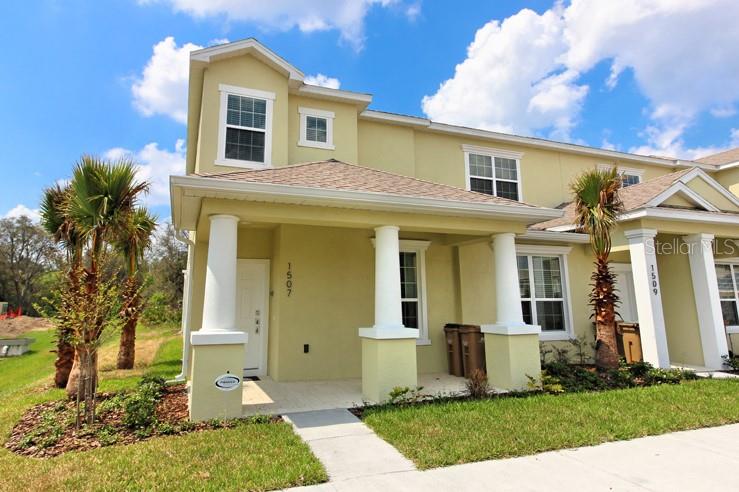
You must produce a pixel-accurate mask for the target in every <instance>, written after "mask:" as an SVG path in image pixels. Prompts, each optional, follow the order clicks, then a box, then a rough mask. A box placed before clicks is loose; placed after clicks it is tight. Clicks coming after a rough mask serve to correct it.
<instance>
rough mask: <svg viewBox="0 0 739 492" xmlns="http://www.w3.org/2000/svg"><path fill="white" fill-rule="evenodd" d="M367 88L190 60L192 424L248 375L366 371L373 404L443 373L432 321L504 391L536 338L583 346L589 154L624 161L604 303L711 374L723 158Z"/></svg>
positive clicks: (728, 168)
mask: <svg viewBox="0 0 739 492" xmlns="http://www.w3.org/2000/svg"><path fill="white" fill-rule="evenodd" d="M371 102H372V96H371V95H369V94H363V93H357V92H350V91H345V90H337V89H329V88H325V87H317V86H313V85H308V84H306V83H305V82H304V76H303V73H302V72H301V71H300V70H299V69H298V68H296V67H294V66H292V65H291V64H290V63H288V62H287V61H285V60H284V59H282V58H281V57H280V56H278V55H277V54H275V53H273V52H272V51H270V50H269V49H268V48H266V47H265V46H263V45H262V44H260V43H259V42H258V41H256V40H254V39H247V40H244V41H238V42H234V43H229V44H225V45H220V46H215V47H211V48H206V49H203V50H199V51H195V52H193V53H192V54H191V58H190V88H189V99H188V106H189V107H188V129H187V169H186V175H185V176H173V177H172V178H171V200H172V221H173V224H174V226H175V227H176V228H177V229H178V230H180V231H182V232H183V233H186V234H185V235H186V240H187V242H188V243H189V249H188V267H187V274H186V289H185V292H186V294H185V300H184V315H183V317H184V320H183V326H184V330H183V331H184V337H185V352H184V361H183V373H185V374H186V375H187V377H188V379H189V383H190V385H191V388H190V391H191V395H190V396H191V416H192V417H193V418H194V419H199V418H208V417H211V416H235V415H237V414H238V413H239V412H240V408H241V407H240V405H241V395H240V391H230V392H229V391H228V390H229V389H230V388H231V387H235V388H237V389H240V384H239V383H240V378H241V377H243V376H258V377H262V378H265V377H266V378H271V379H272V380H274V381H278V382H280V381H297V380H338V379H349V378H361V380H362V387H363V393H364V397H365V398H366V399H368V400H381V399H384V398H385V397H386V396H387V394H388V392H389V391H390V390H391V389H392V388H393V387H395V386H408V387H412V386H415V385H416V381H417V374H419V373H421V374H424V373H441V372H444V371H446V368H447V344H446V340H445V337H444V331H443V327H444V325H445V324H446V323H449V322H455V323H466V324H475V325H481V326H482V331H483V332H484V333H485V343H486V351H487V352H488V354H487V358H488V374H489V377H490V380H491V382H492V383H493V385H496V386H500V387H509V388H518V387H521V386H522V385H523V384H525V381H526V375H527V374H529V375H536V374H538V370H539V343H540V342H543V343H545V344H557V343H563V342H564V341H566V340H569V339H572V338H574V337H578V336H585V337H590V338H591V339H592V333H593V328H592V320H591V317H590V316H591V308H589V306H588V293H589V289H590V287H589V283H590V280H589V278H590V274H591V272H592V256H591V253H590V249H589V244H588V237H587V236H586V235H584V234H581V233H578V232H577V231H576V230H575V227H574V226H573V213H572V212H573V210H572V206H571V205H569V206H568V205H567V204H568V202H571V200H572V198H571V193H570V190H569V185H570V183H571V181H572V180H573V178H575V177H576V176H577V175H578V174H579V173H581V172H583V171H584V170H586V169H593V168H598V167H614V166H615V167H616V168H618V169H619V170H620V171H621V172H622V173H623V176H624V188H623V190H622V191H621V195H622V199H623V201H624V204H625V207H626V211H625V213H624V214H623V215H622V216H621V217H620V222H619V230H618V231H617V232H616V234H615V235H614V237H613V244H614V248H613V261H614V268H615V269H616V272H617V274H618V288H619V291H620V295H621V298H622V305H621V307H620V308H619V314H620V316H621V318H622V319H623V320H626V321H634V322H638V323H639V325H640V329H641V345H642V351H643V355H644V358H645V360H647V361H649V362H651V363H653V364H655V365H657V366H660V367H669V366H670V365H672V364H679V365H685V366H695V367H700V368H711V369H715V368H719V367H721V365H722V356H724V355H726V354H727V353H728V352H729V349H730V344H732V343H734V344H736V343H739V338H737V337H739V335H734V337H735V338H734V339H733V340H732V338H731V334H732V333H739V320H738V315H737V305H738V303H739V243H736V244H735V243H734V242H733V240H735V239H739V198H737V196H736V194H737V193H739V152H736V151H734V152H727V153H723V154H718V155H716V156H710V157H707V158H705V159H701V160H698V161H682V160H676V159H669V158H661V157H646V156H641V155H633V154H628V153H623V152H617V151H611V150H603V149H597V148H592V147H586V146H581V145H574V144H569V143H560V142H554V141H549V140H543V139H539V138H531V137H521V136H514V135H508V134H503V133H496V132H491V131H485V130H479V129H474V128H466V127H460V126H454V125H448V124H443V123H437V122H433V121H430V120H428V119H424V118H419V117H412V116H405V115H400V114H393V113H386V112H381V111H376V110H371V109H368V106H369V105H370V104H371ZM712 246H713V247H712ZM732 247H733V248H734V249H732ZM727 333H728V334H729V335H728V336H727ZM228 375H231V376H234V377H231V378H230V379H229V377H228ZM224 376H225V377H224Z"/></svg>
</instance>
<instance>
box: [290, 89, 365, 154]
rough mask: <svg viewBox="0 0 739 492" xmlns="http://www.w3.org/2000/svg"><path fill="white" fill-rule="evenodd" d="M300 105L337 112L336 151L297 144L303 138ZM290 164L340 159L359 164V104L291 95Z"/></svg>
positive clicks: (334, 131) (334, 138) (334, 122)
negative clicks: (301, 135) (301, 134)
mask: <svg viewBox="0 0 739 492" xmlns="http://www.w3.org/2000/svg"><path fill="white" fill-rule="evenodd" d="M300 107H304V108H310V109H318V110H322V111H330V112H332V113H334V120H333V142H334V146H335V147H336V148H335V149H334V150H328V149H318V148H314V147H305V146H300V145H298V141H299V140H300V114H299V112H298V109H299V108H300ZM288 116H289V118H288V122H289V127H288V139H287V140H288V163H289V164H297V163H301V162H310V161H320V160H325V159H338V160H340V161H344V162H350V163H355V164H356V163H357V162H358V159H357V148H358V144H357V107H356V106H354V105H353V104H344V103H339V102H335V101H325V100H320V99H314V98H307V97H302V96H296V95H292V94H291V95H290V96H289V99H288Z"/></svg>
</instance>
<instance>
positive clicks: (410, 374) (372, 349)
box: [359, 225, 418, 402]
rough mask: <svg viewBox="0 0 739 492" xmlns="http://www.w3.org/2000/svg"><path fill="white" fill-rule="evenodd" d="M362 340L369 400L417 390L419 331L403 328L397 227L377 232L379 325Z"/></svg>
mask: <svg viewBox="0 0 739 492" xmlns="http://www.w3.org/2000/svg"><path fill="white" fill-rule="evenodd" d="M359 337H360V338H361V339H362V395H363V396H364V398H365V399H367V400H368V401H372V402H381V401H384V400H386V399H387V397H388V395H389V393H390V391H392V389H393V388H395V387H401V388H403V387H408V388H415V387H416V385H417V384H418V369H417V367H416V339H417V338H418V329H416V328H406V327H405V326H403V312H402V308H401V297H400V241H399V239H398V227H397V226H392V225H385V226H380V227H376V228H375V322H374V325H373V326H372V327H371V328H360V329H359Z"/></svg>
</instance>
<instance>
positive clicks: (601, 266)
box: [590, 256, 620, 369]
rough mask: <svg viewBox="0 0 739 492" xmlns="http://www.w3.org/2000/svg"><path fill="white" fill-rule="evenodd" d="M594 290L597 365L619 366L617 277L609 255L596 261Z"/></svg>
mask: <svg viewBox="0 0 739 492" xmlns="http://www.w3.org/2000/svg"><path fill="white" fill-rule="evenodd" d="M591 278H592V280H593V292H592V293H591V297H590V302H591V304H592V305H593V307H594V308H595V365H596V366H598V367H599V368H601V369H614V368H616V367H618V363H619V360H620V358H619V355H618V346H617V345H616V303H617V302H618V296H617V294H616V287H615V282H616V279H615V277H614V276H613V272H611V267H610V265H609V264H608V257H607V256H605V257H598V258H596V261H595V272H593V276H592V277H591Z"/></svg>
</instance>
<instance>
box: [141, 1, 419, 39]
mask: <svg viewBox="0 0 739 492" xmlns="http://www.w3.org/2000/svg"><path fill="white" fill-rule="evenodd" d="M157 2H165V3H168V4H170V5H171V6H172V8H173V9H174V10H175V11H177V12H185V13H187V14H189V15H191V16H193V17H195V18H205V17H222V18H224V19H226V20H227V21H242V22H253V23H256V24H257V25H259V26H260V27H262V28H264V29H273V30H280V31H287V30H290V29H293V28H296V27H297V28H298V29H299V30H300V31H302V32H306V33H308V32H314V31H328V30H337V31H339V33H340V35H341V39H342V40H343V41H345V42H347V43H349V44H350V45H351V46H352V47H354V48H355V49H357V50H359V49H361V48H362V46H363V43H364V18H365V16H366V14H367V12H368V10H369V9H370V8H372V7H374V6H381V7H389V6H391V5H396V4H401V3H402V1H401V0H320V1H305V0H270V1H266V2H265V1H263V0H139V3H140V4H150V3H157ZM416 15H417V14H416Z"/></svg>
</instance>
